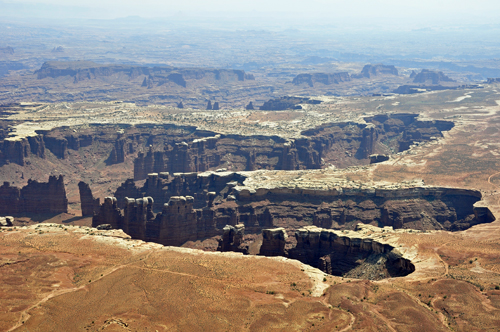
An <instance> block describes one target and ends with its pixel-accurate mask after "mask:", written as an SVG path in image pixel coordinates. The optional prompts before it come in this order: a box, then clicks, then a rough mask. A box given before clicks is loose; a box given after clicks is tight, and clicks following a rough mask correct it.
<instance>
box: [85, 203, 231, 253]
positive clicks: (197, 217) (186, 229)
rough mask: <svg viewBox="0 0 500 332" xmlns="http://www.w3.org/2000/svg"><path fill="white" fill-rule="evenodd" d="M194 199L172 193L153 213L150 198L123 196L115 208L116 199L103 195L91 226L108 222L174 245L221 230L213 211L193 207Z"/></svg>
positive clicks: (132, 233)
mask: <svg viewBox="0 0 500 332" xmlns="http://www.w3.org/2000/svg"><path fill="white" fill-rule="evenodd" d="M193 201H194V198H193V197H191V196H186V197H184V196H172V197H170V199H169V201H168V203H166V204H164V206H163V209H162V212H161V213H158V214H157V215H156V216H155V214H154V213H153V199H152V198H151V197H144V198H139V199H133V198H125V209H123V210H121V209H119V208H118V205H117V200H116V198H114V197H106V198H105V200H104V203H103V204H102V205H101V208H100V211H99V213H98V214H96V215H94V217H93V219H92V226H93V227H97V226H99V225H104V224H109V225H111V227H113V228H119V229H122V230H123V231H124V232H126V233H127V234H129V235H130V236H131V237H132V238H135V239H141V240H145V241H151V242H156V243H160V244H163V245H176V246H178V245H181V244H183V243H184V242H186V241H189V240H197V239H201V238H204V237H208V236H213V235H216V234H218V233H220V232H221V230H222V229H217V228H216V225H215V221H214V220H215V219H214V211H213V210H211V209H209V208H205V209H193Z"/></svg>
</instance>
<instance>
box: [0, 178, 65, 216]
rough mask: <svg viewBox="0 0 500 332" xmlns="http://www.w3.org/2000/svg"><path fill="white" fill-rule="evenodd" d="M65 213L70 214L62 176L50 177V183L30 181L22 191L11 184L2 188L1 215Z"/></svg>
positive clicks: (0, 194)
mask: <svg viewBox="0 0 500 332" xmlns="http://www.w3.org/2000/svg"><path fill="white" fill-rule="evenodd" d="M64 212H68V199H67V198H66V188H65V186H64V178H63V176H62V175H60V176H59V177H56V176H50V177H49V181H48V182H38V181H32V180H28V184H27V185H26V186H24V187H23V188H21V189H19V188H17V187H12V186H11V185H10V183H9V182H4V184H3V185H2V186H1V187H0V214H13V215H16V214H22V213H53V214H58V213H64Z"/></svg>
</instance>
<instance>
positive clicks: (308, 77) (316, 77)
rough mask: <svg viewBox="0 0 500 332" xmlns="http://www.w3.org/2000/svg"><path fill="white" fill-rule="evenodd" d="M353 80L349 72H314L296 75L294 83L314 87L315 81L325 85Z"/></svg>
mask: <svg viewBox="0 0 500 332" xmlns="http://www.w3.org/2000/svg"><path fill="white" fill-rule="evenodd" d="M350 80H351V76H350V75H349V73H347V72H341V73H333V74H325V73H314V74H299V75H297V76H295V78H294V79H293V81H292V83H293V84H295V85H301V84H304V83H305V84H307V85H309V86H310V87H313V86H314V84H315V83H321V84H324V85H330V84H339V83H340V82H348V81H350Z"/></svg>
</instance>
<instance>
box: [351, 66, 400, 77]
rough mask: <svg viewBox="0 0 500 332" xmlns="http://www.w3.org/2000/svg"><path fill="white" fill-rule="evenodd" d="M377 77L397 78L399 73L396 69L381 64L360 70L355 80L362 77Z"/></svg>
mask: <svg viewBox="0 0 500 332" xmlns="http://www.w3.org/2000/svg"><path fill="white" fill-rule="evenodd" d="M379 75H395V76H398V75H399V73H398V70H397V69H396V67H394V66H393V65H383V64H376V65H366V66H364V67H363V69H362V70H361V73H360V74H359V75H356V78H362V77H366V78H371V77H373V76H379ZM353 77H354V76H353Z"/></svg>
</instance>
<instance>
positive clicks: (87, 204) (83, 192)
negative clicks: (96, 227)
mask: <svg viewBox="0 0 500 332" xmlns="http://www.w3.org/2000/svg"><path fill="white" fill-rule="evenodd" d="M78 189H79V191H80V203H81V208H82V216H93V215H94V213H96V212H97V211H99V207H100V201H99V198H94V195H92V190H91V189H90V186H89V185H88V184H86V183H85V182H83V181H80V182H79V183H78Z"/></svg>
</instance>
